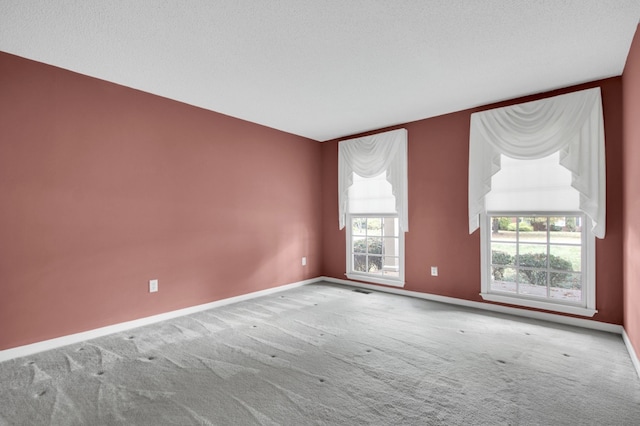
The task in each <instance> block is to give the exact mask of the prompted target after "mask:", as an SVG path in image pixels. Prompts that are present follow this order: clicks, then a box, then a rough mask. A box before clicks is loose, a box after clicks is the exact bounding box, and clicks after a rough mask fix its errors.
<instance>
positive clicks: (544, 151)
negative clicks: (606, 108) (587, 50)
mask: <svg viewBox="0 0 640 426" xmlns="http://www.w3.org/2000/svg"><path fill="white" fill-rule="evenodd" d="M555 152H560V164H561V165H562V166H564V167H565V168H567V169H568V170H569V171H570V172H571V176H572V179H571V186H572V187H573V188H575V189H576V190H577V191H578V193H579V194H580V210H581V211H583V212H584V213H585V214H586V215H587V216H588V217H589V218H590V219H591V221H592V224H593V228H592V230H591V231H592V232H593V234H594V235H595V236H596V237H598V238H604V236H605V221H606V217H605V213H606V210H605V199H606V197H605V183H606V178H605V151H604V123H603V117H602V99H601V94H600V88H594V89H588V90H583V91H579V92H574V93H570V94H566V95H560V96H555V97H552V98H547V99H542V100H539V101H533V102H527V103H523V104H519V105H513V106H509V107H504V108H496V109H492V110H488V111H482V112H478V113H474V114H472V115H471V128H470V139H469V233H472V232H474V231H475V230H476V229H478V227H479V224H480V222H479V215H480V214H481V213H483V212H484V211H485V195H486V194H487V193H489V191H491V177H492V176H493V175H494V174H496V173H497V172H498V171H499V170H500V155H501V154H504V155H506V156H508V157H512V158H516V159H521V160H527V159H538V158H542V157H546V156H548V155H550V154H553V153H555Z"/></svg>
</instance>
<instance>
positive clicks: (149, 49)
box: [0, 0, 640, 141]
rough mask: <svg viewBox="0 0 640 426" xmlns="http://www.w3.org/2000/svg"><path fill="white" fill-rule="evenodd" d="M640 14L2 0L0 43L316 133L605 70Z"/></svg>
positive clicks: (473, 2)
mask: <svg viewBox="0 0 640 426" xmlns="http://www.w3.org/2000/svg"><path fill="white" fill-rule="evenodd" d="M639 18H640V0H405V1H394V0H388V1H384V0H349V1H345V0H325V1H318V0H316V1H312V0H271V1H263V0H217V1H214V0H200V1H180V0H162V1H161V0H135V1H131V0H109V1H104V0H102V1H98V0H58V1H52V0H0V50H2V51H5V52H8V53H12V54H16V55H19V56H23V57H26V58H29V59H34V60H37V61H40V62H44V63H47V64H52V65H56V66H59V67H62V68H66V69H69V70H73V71H76V72H79V73H82V74H86V75H90V76H93V77H98V78H101V79H104V80H108V81H112V82H115V83H119V84H122V85H124V86H129V87H133V88H136V89H140V90H143V91H146V92H150V93H154V94H157V95H161V96H164V97H167V98H171V99H176V100H179V101H182V102H185V103H188V104H192V105H196V106H199V107H202V108H206V109H210V110H213V111H218V112H221V113H224V114H227V115H231V116H234V117H239V118H242V119H245V120H249V121H253V122H256V123H260V124H263V125H266V126H270V127H273V128H276V129H280V130H284V131H287V132H290V133H294V134H297V135H301V136H306V137H309V138H311V139H315V140H319V141H324V140H328V139H333V138H337V137H343V136H348V135H352V134H355V133H358V132H362V131H366V130H373V129H378V128H381V127H385V126H389V125H394V124H398V123H405V122H408V121H413V120H418V119H422V118H427V117H432V116H436V115H441V114H445V113H448V112H453V111H459V110H462V109H466V108H470V107H474V106H478V105H484V104H487V103H491V102H494V101H498V100H504V99H509V98H514V97H517V96H521V95H526V94H531V93H537V92H542V91H546V90H550V89H554V88H558V87H565V86H569V85H572V84H576V83H581V82H586V81H591V80H596V79H600V78H605V77H611V76H618V75H620V74H621V73H622V70H623V68H624V64H625V60H626V57H627V54H628V52H629V47H630V44H631V40H632V37H633V35H634V32H635V30H636V26H637V24H638V19H639ZM0 95H1V94H0Z"/></svg>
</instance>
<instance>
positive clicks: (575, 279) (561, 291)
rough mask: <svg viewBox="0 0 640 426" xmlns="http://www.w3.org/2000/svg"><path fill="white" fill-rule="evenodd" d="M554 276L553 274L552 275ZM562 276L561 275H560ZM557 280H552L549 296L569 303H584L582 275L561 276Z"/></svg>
mask: <svg viewBox="0 0 640 426" xmlns="http://www.w3.org/2000/svg"><path fill="white" fill-rule="evenodd" d="M552 275H553V273H552ZM558 275H560V274H558ZM561 275H562V277H560V276H558V277H557V278H556V279H554V278H551V282H552V284H551V288H550V289H549V290H550V292H549V296H550V297H551V298H552V299H561V300H565V301H569V302H581V301H582V277H581V275H580V274H561Z"/></svg>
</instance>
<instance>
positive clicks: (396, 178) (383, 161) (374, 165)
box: [338, 129, 409, 232]
mask: <svg viewBox="0 0 640 426" xmlns="http://www.w3.org/2000/svg"><path fill="white" fill-rule="evenodd" d="M354 173H355V174H357V175H358V176H359V177H362V178H367V179H368V178H375V177H377V176H379V175H381V174H383V173H385V174H386V180H387V181H388V182H389V183H390V184H391V188H392V193H393V196H394V197H395V212H396V213H397V214H398V220H399V222H400V228H401V229H402V231H403V232H407V231H408V230H409V219H408V208H407V206H408V200H407V198H408V197H407V130H406V129H399V130H393V131H390V132H384V133H378V134H376V135H371V136H364V137H361V138H356V139H349V140H346V141H341V142H340V143H339V144H338V210H339V211H338V214H339V221H340V229H343V228H344V226H345V222H346V213H347V211H348V208H349V207H348V200H349V188H350V187H351V186H352V185H353V180H354ZM361 213H362V212H361ZM379 213H380V212H379Z"/></svg>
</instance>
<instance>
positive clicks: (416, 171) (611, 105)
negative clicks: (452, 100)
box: [322, 77, 622, 324]
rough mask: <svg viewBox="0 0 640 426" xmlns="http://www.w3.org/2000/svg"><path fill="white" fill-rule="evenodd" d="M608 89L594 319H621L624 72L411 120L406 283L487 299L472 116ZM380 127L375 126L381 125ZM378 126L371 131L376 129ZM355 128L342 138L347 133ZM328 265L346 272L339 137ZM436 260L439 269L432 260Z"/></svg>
mask: <svg viewBox="0 0 640 426" xmlns="http://www.w3.org/2000/svg"><path fill="white" fill-rule="evenodd" d="M596 86H600V87H601V88H602V98H603V108H604V120H605V138H606V156H607V236H606V238H605V239H604V240H597V242H596V258H597V265H596V269H597V272H596V274H597V278H596V279H597V290H596V303H597V309H598V310H599V312H598V314H596V316H594V317H593V319H594V320H598V321H603V322H608V323H614V324H622V223H621V219H622V210H621V209H622V191H621V184H622V171H621V169H622V154H621V148H622V80H621V78H620V77H617V78H611V79H606V80H602V81H598V82H594V83H590V84H584V85H580V86H575V87H571V88H566V89H562V90H557V91H553V92H549V93H544V94H541V95H537V96H528V97H526V98H520V99H514V100H512V101H508V102H501V103H498V104H493V105H488V106H485V107H482V108H477V109H473V110H466V111H461V112H456V113H453V114H447V115H443V116H439V117H434V118H429V119H425V120H420V121H415V122H411V123H406V124H403V125H399V126H396V127H393V128H388V129H381V130H380V131H384V130H390V129H394V128H400V127H404V128H406V129H407V130H408V132H409V148H408V151H409V165H408V167H409V222H410V226H409V229H410V231H409V232H408V233H407V234H406V238H405V247H406V250H405V252H406V254H405V256H406V257H405V260H406V273H405V279H406V285H405V289H406V290H411V291H417V292H423V293H431V294H437V295H442V296H449V297H455V298H460V299H466V300H472V301H482V298H481V297H480V296H479V293H480V232H479V231H476V232H475V233H473V234H472V235H469V233H468V216H467V214H468V213H467V211H468V210H467V194H468V190H467V186H468V183H467V179H468V167H469V158H468V157H469V121H470V115H471V113H473V112H475V111H480V110H483V109H490V108H495V107H500V106H506V105H512V104H515V103H520V102H527V101H530V100H536V99H540V98H542V97H548V96H555V95H559V94H562V93H568V92H572V91H576V90H582V89H586V88H591V87H596ZM376 132H377V131H376ZM376 132H372V133H376ZM357 136H360V135H353V136H349V137H345V138H341V139H348V138H351V137H357ZM322 156H323V171H324V174H323V188H324V192H323V196H324V202H323V212H324V217H325V220H324V224H323V238H324V242H323V270H324V273H325V275H327V276H330V277H334V278H340V279H346V277H345V275H344V273H345V252H346V245H345V233H344V231H339V230H338V205H337V199H338V194H337V188H338V182H337V179H338V178H337V174H338V170H337V162H338V141H337V140H334V141H330V142H325V143H323V144H322ZM431 265H434V266H435V265H437V266H438V269H439V276H437V277H432V276H431V275H430V271H429V267H430V266H431Z"/></svg>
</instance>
